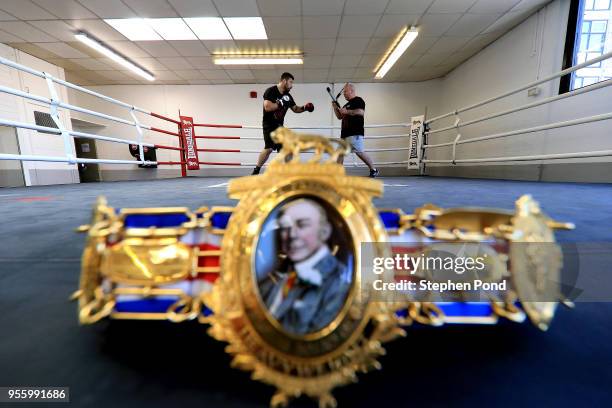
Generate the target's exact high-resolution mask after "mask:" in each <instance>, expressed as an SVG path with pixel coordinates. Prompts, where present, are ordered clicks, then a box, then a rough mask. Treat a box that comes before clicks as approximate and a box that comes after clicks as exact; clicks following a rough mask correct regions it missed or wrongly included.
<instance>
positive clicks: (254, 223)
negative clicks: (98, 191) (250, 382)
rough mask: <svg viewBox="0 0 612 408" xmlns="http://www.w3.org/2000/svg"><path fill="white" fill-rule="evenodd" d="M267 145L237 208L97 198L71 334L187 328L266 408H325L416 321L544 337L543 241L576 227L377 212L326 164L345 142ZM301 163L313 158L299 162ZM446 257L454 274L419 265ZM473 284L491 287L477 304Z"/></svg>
mask: <svg viewBox="0 0 612 408" xmlns="http://www.w3.org/2000/svg"><path fill="white" fill-rule="evenodd" d="M274 138H275V140H276V141H278V142H280V143H283V148H282V150H281V152H280V154H279V155H278V156H277V157H276V158H275V159H274V160H273V162H272V163H271V164H270V166H269V169H268V171H267V172H266V173H265V174H263V175H260V176H249V177H241V178H237V179H234V180H232V181H230V183H229V187H228V193H229V197H230V198H233V199H237V200H239V202H238V205H237V206H236V207H235V208H234V207H213V208H211V209H208V208H206V207H202V208H200V209H198V210H196V211H193V212H191V211H190V210H188V209H187V208H142V209H121V210H116V209H113V208H111V207H109V206H108V205H107V203H106V201H105V200H104V199H103V198H100V199H98V202H97V204H96V206H95V207H94V210H93V216H92V222H91V224H90V225H87V226H82V227H80V231H83V232H85V231H87V232H88V237H87V244H86V247H85V249H84V253H83V258H82V270H81V281H80V288H79V290H78V291H77V292H76V293H75V295H74V297H75V298H76V299H78V302H79V306H78V307H79V321H80V322H81V323H83V324H91V323H95V322H98V321H100V320H101V319H104V318H111V319H159V320H169V321H172V322H177V323H178V322H184V321H188V320H195V321H197V322H199V323H201V324H206V325H209V326H210V327H209V329H208V332H209V334H210V335H211V336H213V337H214V338H215V339H217V340H220V341H224V342H227V343H228V346H227V348H226V351H227V352H228V353H230V354H231V355H232V356H233V360H232V366H233V367H236V368H240V369H242V370H246V371H250V372H251V373H252V378H253V379H255V380H258V381H262V382H264V383H267V384H270V385H273V386H274V387H276V389H277V391H276V393H275V394H274V396H273V397H272V399H271V405H272V406H285V405H287V403H288V402H289V401H290V400H291V399H292V398H296V397H298V396H300V395H307V396H309V397H312V398H314V399H317V400H318V401H319V406H320V407H334V406H336V401H335V399H334V398H333V396H332V394H331V391H332V390H333V389H334V388H335V387H338V386H342V385H346V384H348V383H351V382H355V381H356V380H357V373H365V372H367V371H369V370H371V369H379V368H380V363H379V362H378V358H379V357H380V356H381V355H383V354H384V353H385V350H384V348H383V346H382V344H383V343H385V342H387V341H390V340H393V339H395V338H397V337H399V336H404V335H405V334H406V331H405V330H404V326H408V325H410V324H413V323H415V322H416V323H420V324H429V325H440V324H445V323H494V322H496V321H497V319H498V318H500V317H502V318H507V319H510V320H513V321H517V322H520V321H522V320H524V319H525V316H527V317H529V319H530V320H531V321H532V322H533V323H534V324H535V325H536V326H537V327H539V328H540V329H543V330H545V329H546V328H547V327H548V325H549V324H550V321H551V319H552V318H553V316H554V313H555V309H556V306H557V304H558V301H559V300H560V299H562V297H561V293H560V287H559V286H560V284H559V282H560V278H559V274H560V270H561V267H562V254H561V250H560V247H559V246H558V244H557V243H556V242H555V237H554V234H553V230H554V229H557V228H571V227H572V226H571V225H569V224H560V223H557V222H555V221H553V220H551V219H550V218H548V217H546V216H545V215H544V214H543V213H542V212H541V210H540V208H539V206H538V204H537V203H536V202H535V201H534V200H532V199H531V198H530V197H529V196H523V197H521V198H519V199H518V201H517V202H516V208H515V210H514V211H504V210H491V209H474V208H459V209H447V210H444V209H441V208H438V207H436V206H434V205H430V204H428V205H425V206H423V207H421V208H419V209H417V210H416V211H415V212H414V214H408V215H407V214H404V213H403V212H402V211H401V210H398V209H382V210H377V209H376V208H375V207H374V206H373V204H372V199H373V198H375V197H380V196H382V193H383V185H382V183H381V182H380V181H376V180H373V179H367V178H362V177H350V176H347V175H346V173H345V170H344V168H343V167H342V166H341V165H338V164H337V163H336V159H337V158H338V156H339V155H341V154H347V153H348V152H349V149H348V146H347V145H346V144H345V142H344V141H340V140H335V141H332V140H329V139H327V138H324V137H320V136H311V135H299V134H296V133H293V132H291V131H290V130H287V129H283V128H281V129H279V130H277V131H276V132H275V134H274ZM306 149H314V151H315V155H314V157H313V158H312V159H310V160H309V161H307V162H301V161H300V153H301V152H303V151H305V150H306ZM324 154H325V155H327V156H328V158H327V159H324V158H323V155H324ZM457 245H459V246H460V248H461V249H460V250H459V251H457V250H455V249H454V248H455V246H457ZM440 254H444V255H445V256H444V257H442V256H441V255H440ZM449 254H450V255H449ZM447 258H448V259H450V261H445V262H450V263H451V264H452V265H453V266H454V269H453V270H451V271H450V272H449V270H447V269H446V268H444V267H443V266H444V264H443V263H440V264H439V265H434V267H430V265H428V261H429V260H432V259H434V260H436V259H442V260H446V259H447ZM419 259H421V260H422V261H423V262H421V261H419ZM459 259H461V260H463V261H462V262H461V264H462V266H461V268H463V269H464V272H461V273H459V272H458V270H459V269H458V268H459V266H458V265H459V262H458V260H459ZM479 259H482V261H481V264H482V265H483V268H480V269H479V268H478V267H477V266H480V264H478V263H477V262H476V261H478V260H479ZM378 260H383V261H385V262H386V264H385V265H384V267H383V265H382V264H383V263H384V262H380V265H379V264H378V263H379V262H378ZM388 260H392V261H391V262H387V261H388ZM468 260H472V262H468ZM396 261H397V262H396ZM468 263H469V264H473V265H477V266H474V267H473V268H467V267H466V264H468ZM438 266H440V267H438ZM377 268H378V269H380V270H378V269H377ZM449 273H450V274H451V275H450V276H449ZM453 273H454V274H455V275H452V274H453ZM459 275H460V276H459ZM450 277H452V278H453V279H454V280H453V282H451V283H454V284H455V285H454V287H453V288H451V289H449V290H448V291H447V292H445V293H442V292H441V291H439V290H438V289H439V287H440V286H441V285H443V284H444V283H445V282H446V281H447V280H449V281H450ZM447 278H449V279H447ZM470 280H472V281H474V282H476V281H478V282H481V284H482V285H483V286H485V284H486V285H488V286H489V287H491V286H493V285H497V286H495V288H496V289H495V290H476V291H475V290H473V289H474V288H469V287H468V286H466V284H468V283H469V282H470ZM425 283H426V284H425ZM458 283H461V284H462V285H458ZM422 285H424V287H425V289H424V290H420V289H419V288H420V287H421V286H422ZM381 287H384V288H386V289H385V290H380V289H379V288H381ZM411 287H412V288H413V290H411V289H410V288H411ZM398 288H399V290H398ZM415 288H416V289H415ZM430 288H431V289H430ZM461 288H467V289H461ZM475 296H476V297H475Z"/></svg>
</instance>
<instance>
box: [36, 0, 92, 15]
mask: <svg viewBox="0 0 612 408" xmlns="http://www.w3.org/2000/svg"><path fill="white" fill-rule="evenodd" d="M34 2H35V3H36V4H38V5H39V6H40V7H42V8H44V9H45V10H47V11H48V12H50V13H52V14H53V15H56V16H58V17H59V18H61V19H64V20H73V19H80V18H97V17H98V16H96V15H95V14H94V13H92V12H91V11H89V10H87V9H86V8H85V7H83V6H81V5H80V4H79V3H77V2H76V1H75V0H34Z"/></svg>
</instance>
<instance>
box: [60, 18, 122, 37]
mask: <svg viewBox="0 0 612 408" xmlns="http://www.w3.org/2000/svg"><path fill="white" fill-rule="evenodd" d="M67 23H68V24H70V25H71V26H72V27H74V28H75V29H77V30H83V31H86V32H88V33H90V34H92V35H93V36H94V37H96V38H98V39H99V40H102V41H127V38H126V37H124V36H123V35H121V33H119V31H117V30H115V29H114V28H113V27H111V26H109V25H108V24H106V23H105V22H104V21H102V20H70V21H67Z"/></svg>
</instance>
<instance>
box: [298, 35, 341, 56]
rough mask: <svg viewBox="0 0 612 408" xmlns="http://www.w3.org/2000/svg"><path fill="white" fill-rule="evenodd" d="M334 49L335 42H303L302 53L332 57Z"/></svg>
mask: <svg viewBox="0 0 612 408" xmlns="http://www.w3.org/2000/svg"><path fill="white" fill-rule="evenodd" d="M335 47H336V40H335V39H334V38H332V39H330V38H327V39H320V40H304V52H305V53H307V54H312V55H332V54H333V53H334V48H335Z"/></svg>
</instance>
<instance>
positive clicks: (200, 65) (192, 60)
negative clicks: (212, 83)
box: [187, 57, 217, 79]
mask: <svg viewBox="0 0 612 408" xmlns="http://www.w3.org/2000/svg"><path fill="white" fill-rule="evenodd" d="M187 61H188V62H189V64H190V65H191V66H192V67H194V68H197V69H215V68H217V65H215V64H214V63H213V60H212V57H187ZM209 79H210V78H209Z"/></svg>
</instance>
